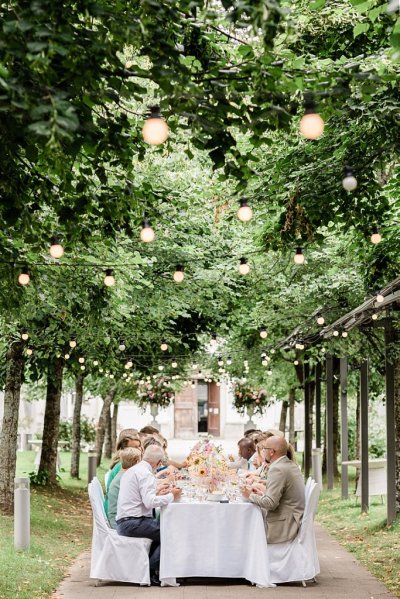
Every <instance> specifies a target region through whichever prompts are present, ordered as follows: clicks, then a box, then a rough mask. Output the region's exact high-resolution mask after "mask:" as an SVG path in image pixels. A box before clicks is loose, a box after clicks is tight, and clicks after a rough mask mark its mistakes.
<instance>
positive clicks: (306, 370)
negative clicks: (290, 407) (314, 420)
mask: <svg viewBox="0 0 400 599" xmlns="http://www.w3.org/2000/svg"><path fill="white" fill-rule="evenodd" d="M303 375H304V477H305V479H307V478H308V477H309V476H310V470H311V446H312V429H311V410H310V381H309V376H310V365H309V363H308V362H304V365H303Z"/></svg>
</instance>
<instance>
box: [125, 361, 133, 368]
mask: <svg viewBox="0 0 400 599" xmlns="http://www.w3.org/2000/svg"><path fill="white" fill-rule="evenodd" d="M126 366H127V367H128V368H132V366H133V362H132V360H128V361H127V363H126Z"/></svg>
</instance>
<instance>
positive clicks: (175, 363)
mask: <svg viewBox="0 0 400 599" xmlns="http://www.w3.org/2000/svg"><path fill="white" fill-rule="evenodd" d="M171 366H172V368H178V362H177V361H176V360H173V361H172V362H171Z"/></svg>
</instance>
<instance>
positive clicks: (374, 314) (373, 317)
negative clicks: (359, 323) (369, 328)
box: [371, 312, 378, 320]
mask: <svg viewBox="0 0 400 599" xmlns="http://www.w3.org/2000/svg"><path fill="white" fill-rule="evenodd" d="M371 318H372V320H378V314H377V312H374V313H373V314H372V316H371Z"/></svg>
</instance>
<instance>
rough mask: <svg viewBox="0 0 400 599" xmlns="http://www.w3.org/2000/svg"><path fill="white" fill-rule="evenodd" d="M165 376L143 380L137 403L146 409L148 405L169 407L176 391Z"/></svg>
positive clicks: (139, 386)
mask: <svg viewBox="0 0 400 599" xmlns="http://www.w3.org/2000/svg"><path fill="white" fill-rule="evenodd" d="M165 383H166V381H165V378H164V377H160V378H158V379H155V380H152V381H145V382H141V383H140V384H139V385H138V389H137V394H136V397H137V403H138V404H139V406H140V407H141V408H142V410H143V411H144V410H145V409H146V408H147V407H148V406H150V407H151V406H157V407H158V408H167V407H168V406H169V405H170V403H171V402H172V401H173V399H174V392H173V390H172V389H171V387H169V386H168V385H166V384H165Z"/></svg>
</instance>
